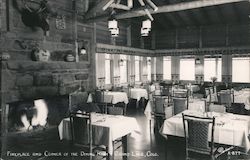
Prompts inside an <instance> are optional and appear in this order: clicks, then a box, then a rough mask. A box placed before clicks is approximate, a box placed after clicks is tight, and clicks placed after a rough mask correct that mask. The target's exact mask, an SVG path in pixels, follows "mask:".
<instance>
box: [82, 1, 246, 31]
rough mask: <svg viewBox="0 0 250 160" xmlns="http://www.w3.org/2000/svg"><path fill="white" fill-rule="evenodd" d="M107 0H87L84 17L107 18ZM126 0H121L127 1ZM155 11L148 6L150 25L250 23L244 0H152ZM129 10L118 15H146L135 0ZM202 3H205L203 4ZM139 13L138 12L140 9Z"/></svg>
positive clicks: (123, 16)
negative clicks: (150, 14) (86, 9)
mask: <svg viewBox="0 0 250 160" xmlns="http://www.w3.org/2000/svg"><path fill="white" fill-rule="evenodd" d="M108 1H109V0H89V10H88V12H87V13H86V17H85V20H86V21H89V22H93V21H100V20H104V19H107V18H108V17H109V15H110V12H111V9H108V10H106V11H103V10H102V7H103V5H105V4H106V3H107V2H108ZM126 1H127V0H121V3H122V4H126ZM152 1H153V2H154V3H155V4H156V5H157V6H158V8H159V9H158V11H157V12H156V14H155V12H154V11H153V10H152V9H150V12H151V13H152V16H153V18H154V21H153V25H154V26H155V27H157V28H178V27H183V26H184V27H185V26H203V25H211V24H239V23H240V24H241V23H249V21H250V18H249V15H250V2H249V1H247V0H245V1H244V0H152ZM133 2H134V6H133V9H132V10H130V11H123V10H117V18H118V19H132V20H133V21H138V19H140V20H141V19H142V18H145V15H144V16H141V14H139V11H141V7H140V4H139V2H138V0H134V1H133ZM204 6H205V7H204ZM140 13H141V12H140ZM93 15H94V16H93Z"/></svg>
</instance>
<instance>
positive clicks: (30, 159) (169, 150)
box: [3, 109, 185, 160]
mask: <svg viewBox="0 0 250 160" xmlns="http://www.w3.org/2000/svg"><path fill="white" fill-rule="evenodd" d="M128 115H129V116H133V117H136V119H137V121H138V123H139V125H140V127H141V133H140V134H138V135H135V136H133V137H130V138H129V140H128V152H129V154H130V156H129V157H128V160H184V159H185V145H184V140H183V139H180V138H169V139H168V141H166V139H164V138H163V137H162V136H160V135H159V134H158V133H157V132H156V133H154V131H153V130H151V132H150V129H149V123H148V121H147V119H146V117H145V116H144V114H143V110H142V109H139V110H137V111H136V110H133V109H129V111H128ZM6 140H7V141H5V144H6V145H5V146H3V147H5V150H6V151H5V152H6V153H7V152H8V151H10V152H12V153H26V152H28V153H29V154H30V156H27V157H26V156H22V157H20V156H17V157H15V156H3V159H4V160H15V159H21V160H47V159H51V160H78V159H81V160H84V159H87V158H86V157H85V158H84V157H82V156H80V157H79V158H77V156H70V155H68V156H47V157H45V156H44V153H45V152H46V154H49V153H47V152H50V153H51V152H56V153H60V152H61V154H64V153H69V154H71V153H73V152H76V153H78V155H79V154H80V152H81V149H79V148H73V147H71V145H70V144H69V143H68V142H65V141H60V140H59V135H58V130H57V127H56V126H55V127H50V128H49V129H46V131H39V130H38V131H36V133H35V132H32V133H30V134H27V133H26V134H23V133H19V134H17V133H15V134H9V136H8V139H6ZM166 142H167V143H166ZM10 152H8V153H10ZM35 152H37V153H42V155H41V156H39V155H37V156H31V155H32V153H35ZM121 159H122V158H121V156H116V157H115V160H121Z"/></svg>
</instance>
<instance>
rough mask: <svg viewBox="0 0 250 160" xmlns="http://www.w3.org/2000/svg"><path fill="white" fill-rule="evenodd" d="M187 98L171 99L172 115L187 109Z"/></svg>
mask: <svg viewBox="0 0 250 160" xmlns="http://www.w3.org/2000/svg"><path fill="white" fill-rule="evenodd" d="M187 103H188V102H187V98H176V97H175V98H173V106H174V115H176V114H178V113H181V112H183V111H184V110H186V109H188V105H187Z"/></svg>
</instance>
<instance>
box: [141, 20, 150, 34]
mask: <svg viewBox="0 0 250 160" xmlns="http://www.w3.org/2000/svg"><path fill="white" fill-rule="evenodd" d="M142 28H143V29H148V30H149V31H151V21H150V20H149V19H147V20H145V21H142Z"/></svg>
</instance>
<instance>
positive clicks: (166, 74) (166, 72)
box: [163, 57, 171, 80]
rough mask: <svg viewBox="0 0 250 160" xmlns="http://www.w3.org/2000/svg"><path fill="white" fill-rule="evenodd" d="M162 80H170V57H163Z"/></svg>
mask: <svg viewBox="0 0 250 160" xmlns="http://www.w3.org/2000/svg"><path fill="white" fill-rule="evenodd" d="M163 79H164V80H171V57H163Z"/></svg>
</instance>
